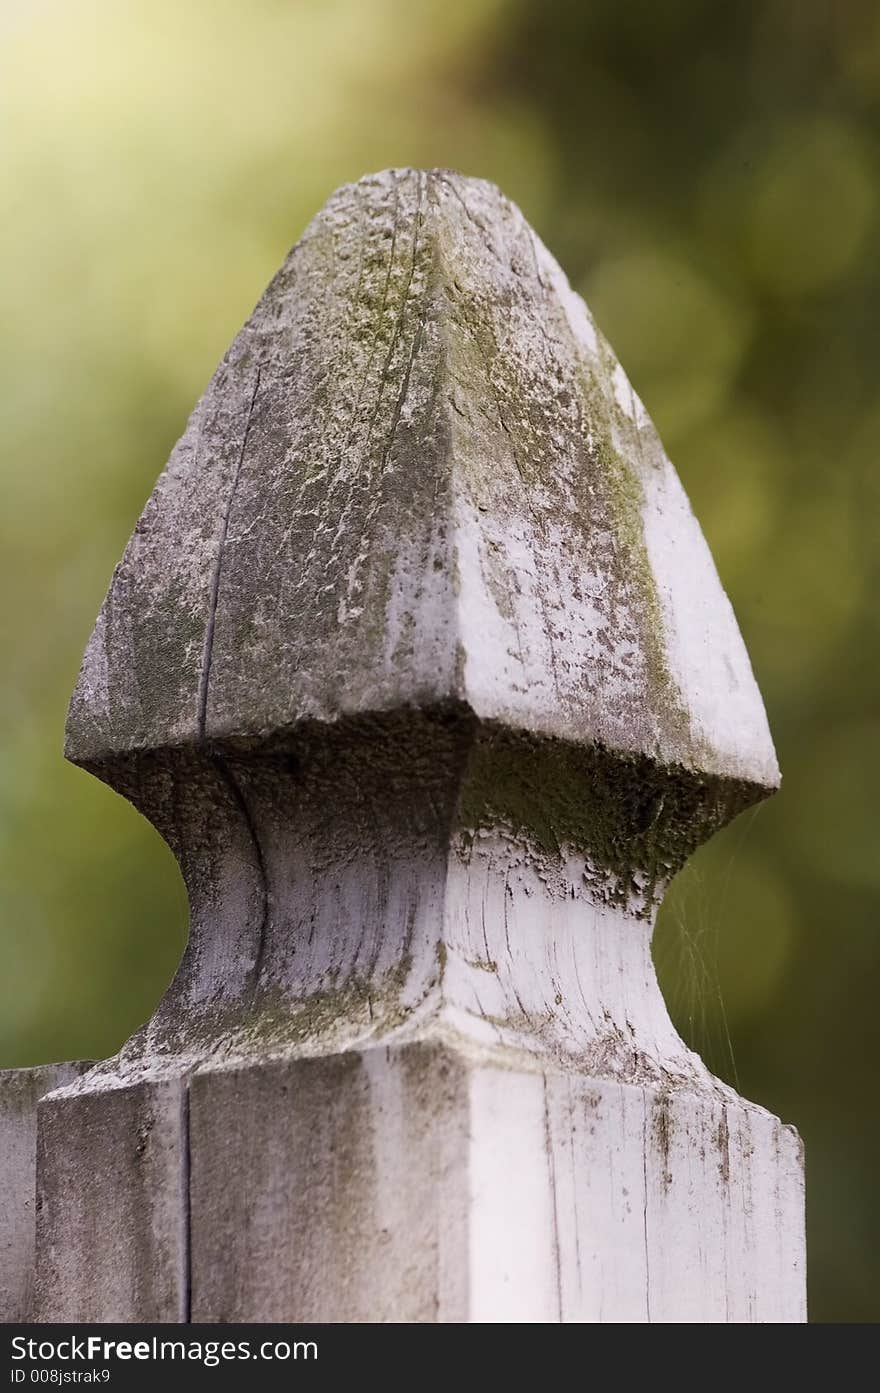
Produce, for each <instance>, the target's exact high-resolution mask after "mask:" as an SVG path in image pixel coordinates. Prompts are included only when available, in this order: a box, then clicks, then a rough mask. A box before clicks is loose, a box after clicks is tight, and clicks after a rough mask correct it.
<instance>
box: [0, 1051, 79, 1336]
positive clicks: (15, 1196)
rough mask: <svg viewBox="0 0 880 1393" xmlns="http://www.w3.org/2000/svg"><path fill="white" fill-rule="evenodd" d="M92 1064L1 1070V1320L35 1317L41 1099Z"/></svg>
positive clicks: (50, 1065) (8, 1320) (16, 1320)
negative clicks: (38, 1114) (37, 1183)
mask: <svg viewBox="0 0 880 1393" xmlns="http://www.w3.org/2000/svg"><path fill="white" fill-rule="evenodd" d="M88 1067H89V1066H88V1065H87V1064H81V1063H72V1064H45V1065H41V1066H37V1067H36V1068H33V1069H2V1070H0V1322H4V1323H6V1322H13V1321H15V1322H19V1321H29V1320H31V1319H32V1317H33V1304H34V1251H35V1248H34V1244H35V1239H34V1228H35V1209H36V1193H35V1184H36V1152H37V1102H38V1100H39V1099H40V1098H42V1097H43V1095H44V1094H46V1093H49V1092H51V1091H52V1089H54V1088H60V1087H62V1086H63V1085H64V1084H66V1083H69V1082H70V1081H71V1080H72V1079H74V1078H76V1077H77V1075H78V1074H81V1073H82V1072H83V1070H85V1069H87V1068H88Z"/></svg>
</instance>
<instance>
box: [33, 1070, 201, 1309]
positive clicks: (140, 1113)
mask: <svg viewBox="0 0 880 1393" xmlns="http://www.w3.org/2000/svg"><path fill="white" fill-rule="evenodd" d="M38 1118H39V1121H38V1133H37V1209H38V1220H37V1233H38V1242H37V1262H36V1292H35V1313H36V1319H37V1320H41V1321H50V1322H56V1321H75V1322H77V1323H87V1322H91V1321H135V1320H136V1321H147V1322H154V1321H179V1320H186V1319H187V1318H188V1301H189V1274H188V1268H187V1265H188V1260H189V1259H188V1252H189V1246H188V1219H187V1212H188V1203H189V1202H188V1195H187V1184H188V1180H187V1172H186V1165H187V1141H186V1130H187V1119H186V1091H185V1089H183V1088H182V1087H181V1084H180V1081H179V1080H169V1081H167V1082H164V1083H159V1084H139V1085H136V1086H134V1087H130V1088H119V1089H115V1090H113V1091H112V1092H90V1091H89V1089H88V1085H87V1084H86V1085H85V1087H84V1089H83V1090H82V1091H80V1092H78V1093H75V1094H74V1095H73V1096H68V1094H66V1093H65V1092H64V1091H62V1092H61V1093H59V1094H55V1095H52V1096H50V1097H48V1098H46V1099H45V1100H44V1101H43V1102H42V1103H41V1105H40V1107H39V1110H38Z"/></svg>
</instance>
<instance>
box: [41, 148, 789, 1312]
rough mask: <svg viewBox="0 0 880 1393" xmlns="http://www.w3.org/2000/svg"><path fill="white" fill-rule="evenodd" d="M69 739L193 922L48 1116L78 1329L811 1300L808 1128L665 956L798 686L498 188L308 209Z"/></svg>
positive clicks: (56, 1233)
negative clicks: (700, 1028)
mask: <svg viewBox="0 0 880 1393" xmlns="http://www.w3.org/2000/svg"><path fill="white" fill-rule="evenodd" d="M67 753H68V755H69V757H70V758H72V759H73V760H75V761H77V762H78V763H80V764H82V765H84V766H85V767H86V768H88V769H89V770H91V771H92V772H94V773H96V774H97V775H98V776H99V777H101V778H103V779H105V780H107V782H109V783H110V784H111V785H112V786H113V787H114V788H116V789H117V790H118V791H119V792H120V793H122V794H123V795H124V796H125V797H127V798H129V799H130V800H131V801H132V802H133V803H134V804H135V806H136V807H138V808H139V809H140V810H141V811H142V812H143V813H144V814H145V815H146V816H147V817H148V818H149V819H150V820H151V821H152V823H153V824H154V825H155V826H156V827H157V828H158V830H159V831H160V832H161V834H162V835H163V836H164V837H165V838H166V840H167V841H168V843H169V845H170V846H171V848H172V850H173V851H174V854H175V855H176V857H177V859H178V861H179V863H180V866H181V869H182V872H183V875H184V878H185V881H186V885H187V890H188V894H189V900H190V908H191V928H190V938H189V943H188V945H187V950H186V953H185V955H184V959H183V961H182V963H181V966H180V969H179V971H178V973H177V975H176V977H175V980H174V982H173V983H172V985H171V987H170V988H169V990H168V992H167V993H166V995H165V997H164V999H163V1001H162V1002H161V1003H160V1005H159V1006H158V1008H157V1010H156V1012H155V1014H154V1016H153V1018H152V1019H151V1020H150V1021H149V1022H148V1023H147V1024H146V1025H145V1026H144V1027H143V1029H142V1030H140V1031H138V1032H137V1034H136V1035H135V1036H134V1037H133V1038H132V1039H131V1040H130V1041H128V1042H127V1044H126V1045H125V1046H124V1047H123V1049H122V1050H121V1051H120V1053H119V1054H118V1055H117V1056H116V1057H115V1058H114V1059H111V1060H108V1061H105V1062H104V1063H103V1064H101V1065H99V1066H97V1067H96V1068H95V1069H94V1070H92V1071H91V1072H90V1073H89V1074H88V1076H87V1077H86V1078H84V1079H82V1080H80V1081H78V1082H76V1083H74V1084H73V1085H72V1086H70V1087H69V1088H67V1089H64V1090H62V1091H60V1092H58V1093H56V1094H55V1095H53V1097H52V1098H51V1099H49V1100H47V1101H46V1102H44V1103H43V1104H42V1105H41V1109H40V1112H41V1122H40V1159H39V1187H40V1194H41V1197H42V1200H43V1205H42V1209H41V1214H40V1223H39V1226H38V1247H39V1262H38V1274H39V1275H38V1293H39V1300H40V1310H41V1312H42V1313H43V1315H44V1318H51V1317H53V1316H55V1317H58V1316H59V1315H61V1314H66V1315H69V1316H73V1315H76V1316H77V1318H79V1319H86V1318H88V1319H98V1318H104V1319H116V1318H119V1319H122V1318H127V1319H131V1318H138V1319H157V1320H176V1319H180V1318H181V1317H182V1316H183V1315H185V1314H186V1313H187V1312H189V1311H192V1314H193V1316H194V1317H195V1318H197V1319H200V1320H222V1319H227V1318H228V1319H242V1320H258V1319H275V1318H278V1319H305V1318H314V1319H344V1320H354V1319H358V1320H360V1319H394V1318H397V1319H423V1320H452V1319H475V1320H479V1319H504V1320H507V1319H517V1320H520V1319H542V1320H544V1319H546V1320H578V1319H585V1320H586V1319H589V1320H603V1319H610V1320H614V1319H674V1318H681V1319H686V1318H687V1319H700V1320H709V1319H732V1320H733V1319H736V1320H739V1319H786V1320H789V1319H799V1318H800V1316H801V1315H802V1311H803V1264H802V1249H803V1212H802V1177H801V1169H800V1166H801V1163H800V1153H799V1149H798V1143H797V1139H796V1137H795V1136H794V1135H793V1134H792V1133H791V1132H790V1131H788V1130H787V1129H785V1128H784V1127H782V1126H781V1124H780V1123H778V1122H777V1121H776V1119H774V1118H772V1117H770V1116H769V1114H767V1113H765V1112H764V1111H763V1110H762V1109H760V1108H757V1107H754V1106H753V1105H752V1104H749V1103H747V1102H745V1101H744V1100H742V1099H739V1098H738V1097H737V1096H736V1094H734V1093H733V1091H732V1090H730V1089H729V1088H727V1087H726V1086H725V1085H724V1084H722V1083H721V1082H719V1081H718V1080H717V1079H715V1078H713V1076H712V1075H711V1074H710V1073H709V1071H708V1070H707V1069H706V1067H705V1066H704V1064H703V1063H702V1061H701V1060H700V1059H699V1058H698V1057H697V1056H696V1055H695V1054H694V1053H693V1052H692V1051H691V1050H689V1049H688V1048H687V1047H686V1045H685V1044H684V1042H683V1041H682V1040H681V1039H680V1038H679V1037H678V1035H677V1034H676V1032H675V1030H674V1029H673V1026H672V1024H671V1022H670V1020H669V1016H668V1014H667V1012H666V1008H665V1005H664V1003H663V1000H662V997H661V995H660V991H659V988H658V985H657V981H656V977H655V974H654V970H653V964H652V962H651V950H650V940H651V927H652V922H653V916H654V912H655V909H656V906H657V903H658V902H659V900H660V898H661V896H662V894H663V891H664V889H665V887H666V885H667V884H668V881H669V879H670V877H671V876H672V875H673V874H674V873H675V872H676V870H678V869H679V867H680V866H681V865H682V864H683V863H684V862H685V860H686V859H687V857H688V856H689V854H690V853H691V851H692V850H693V849H694V848H695V847H696V846H698V845H699V844H700V842H702V841H704V840H705V839H706V838H707V837H709V836H711V834H712V833H713V832H714V831H715V829H716V828H718V827H719V826H721V825H723V824H724V823H725V822H727V821H729V820H730V818H732V817H733V816H735V815H736V813H737V812H739V811H740V810H741V809H742V808H744V807H747V806H748V805H750V804H751V803H754V802H755V801H756V800H757V799H759V798H761V797H763V796H765V795H766V794H767V793H768V792H769V791H771V790H772V789H773V788H774V787H775V785H776V783H777V781H778V770H777V768H776V761H775V756H774V754H773V748H772V744H771V742H770V737H769V734H768V730H767V724H766V719H765V716H764V712H763V707H762V705H761V700H760V696H759V694H758V692H757V689H756V687H755V684H754V680H753V678H752V675H751V671H750V668H749V663H748V658H747V656H746V653H745V650H744V647H743V644H742V640H741V638H740V636H739V633H738V631H737V628H736V624H735V621H734V619H733V616H732V613H731V610H730V606H729V604H728V602H727V600H726V598H725V596H724V594H723V591H722V590H721V587H720V584H719V581H718V578H717V576H716V574H715V570H714V567H713V566H712V562H711V558H710V557H709V554H708V552H707V550H706V547H705V543H704V542H703V539H702V537H701V535H700V531H699V528H698V526H697V524H696V522H695V520H694V518H693V515H692V513H691V511H690V508H689V506H688V504H687V500H686V498H685V497H684V494H683V492H682V489H681V486H680V484H679V482H678V479H677V477H676V475H675V472H674V470H673V469H672V466H671V465H670V464H669V462H668V460H667V459H666V457H665V455H664V454H663V451H662V447H661V446H660V443H659V441H658V439H657V437H656V434H655V432H654V430H653V428H652V426H651V424H650V422H649V421H648V419H647V417H646V415H645V413H644V410H643V408H642V407H641V405H640V404H639V402H638V401H637V399H636V397H635V395H634V393H633V391H632V389H631V387H630V385H629V383H628V381H627V379H626V377H625V375H624V373H623V371H622V369H621V368H620V365H619V364H618V363H617V361H616V359H615V358H614V356H613V354H612V352H611V350H610V349H609V348H608V346H607V344H605V343H604V341H603V340H602V338H601V335H599V334H598V332H597V331H596V329H595V327H594V325H593V323H592V321H591V319H590V316H589V313H588V311H587V309H586V307H585V306H584V304H583V302H582V301H581V300H580V299H579V298H578V297H577V296H576V295H574V294H573V293H572V291H571V289H570V287H569V286H568V284H567V282H566V281H565V278H564V276H563V274H562V272H561V271H560V270H559V268H558V266H557V265H556V263H555V262H554V261H553V259H552V257H550V255H549V253H548V252H547V251H546V250H545V249H544V248H543V247H542V245H541V244H540V242H539V241H538V239H537V238H536V237H535V235H534V233H533V232H532V231H531V229H530V228H529V227H528V225H527V224H526V223H525V221H524V220H523V218H522V215H521V214H520V213H519V212H518V211H517V209H516V208H514V207H513V205H511V204H510V203H509V202H508V201H507V200H506V199H505V198H504V197H503V196H502V195H501V194H500V193H499V192H498V191H497V190H496V189H494V188H492V187H491V186H489V185H487V184H484V183H482V182H480V181H477V180H467V179H462V178H460V177H459V176H457V175H453V174H451V173H448V172H444V171H436V170H435V171H431V172H419V171H412V170H402V171H401V170H398V171H388V172H386V173H384V174H381V175H377V176H374V177H372V178H368V179H364V180H362V181H360V182H359V183H358V184H356V185H353V186H351V187H347V188H344V189H342V190H340V191H339V192H338V193H337V194H336V195H334V197H333V198H332V199H331V200H330V201H329V203H328V204H327V206H326V207H325V208H324V210H323V211H322V212H321V213H320V214H319V215H318V217H317V218H316V219H315V221H314V223H313V224H312V225H311V227H310V228H309V229H308V231H307V232H306V234H305V236H304V238H303V239H302V241H301V242H300V243H299V245H298V246H297V247H296V248H295V249H294V251H293V252H292V253H291V254H290V256H289V257H288V259H287V261H286V262H285V264H284V266H283V267H282V269H281V270H280V272H279V273H278V275H277V276H276V278H275V280H274V281H273V282H272V284H271V285H270V287H269V288H268V290H267V291H266V293H265V295H264V297H263V299H262V300H261V301H260V303H259V304H258V306H257V308H256V310H255V312H254V314H253V316H252V317H251V319H250V320H249V321H248V323H247V324H246V325H245V327H244V328H243V329H242V331H241V333H240V334H239V336H238V337H237V338H236V340H235V342H234V344H233V345H232V347H231V349H230V350H229V352H228V354H227V356H226V358H225V359H224V361H223V363H222V364H221V366H220V368H219V369H218V372H217V374H216V376H215V378H214V380H213V382H212V383H211V385H210V386H209V388H208V391H207V392H206V394H205V396H204V397H203V399H202V401H201V402H200V403H199V405H198V407H197V408H196V411H195V413H194V415H193V418H192V420H191V422H190V424H189V427H188V428H187V431H186V433H185V435H184V437H183V439H182V440H181V442H180V444H179V445H178V446H177V448H176V450H175V452H174V454H173V456H172V459H171V461H170V462H169V465H168V466H167V468H166V470H165V472H164V473H163V475H162V476H161V478H160V480H159V482H158V484H157V486H156V489H155V491H154V493H153V495H152V497H151V499H150V501H149V502H148V504H147V507H146V509H145V511H144V513H143V516H142V517H141V519H140V521H139V523H138V525H137V527H136V529H135V533H134V536H133V537H132V539H131V542H130V543H129V547H128V549H127V550H126V553H125V556H124V557H123V560H122V562H121V565H120V566H119V568H118V569H117V571H116V574H115V576H114V579H113V582H112V584H111V587H110V591H109V593H108V596H107V599H106V601H105V604H104V607H103V609H102V611H101V615H100V617H99V620H98V624H97V627H96V629H95V633H94V635H93V637H92V640H91V642H90V644H89V647H88V650H87V653H86V657H85V661H84V664H83V669H82V672H81V675H80V679H79V682H78V684H77V688H76V691H75V693H74V697H73V701H72V703H71V709H70V715H69V720H68V729H67ZM99 1138H100V1140H99ZM731 1138H734V1141H733V1142H731ZM731 1147H733V1149H731ZM620 1177H625V1179H624V1180H622V1181H621V1179H620Z"/></svg>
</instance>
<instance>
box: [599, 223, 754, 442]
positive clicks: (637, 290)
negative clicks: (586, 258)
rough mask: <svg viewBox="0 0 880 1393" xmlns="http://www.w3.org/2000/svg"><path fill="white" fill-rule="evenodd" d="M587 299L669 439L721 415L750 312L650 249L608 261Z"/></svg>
mask: <svg viewBox="0 0 880 1393" xmlns="http://www.w3.org/2000/svg"><path fill="white" fill-rule="evenodd" d="M585 295H586V299H587V301H588V303H589V305H590V306H591V308H592V310H593V312H594V314H595V315H596V318H597V320H598V321H599V323H600V324H601V326H602V328H603V330H604V332H605V333H606V334H607V336H608V338H609V339H610V341H611V342H612V343H613V345H614V348H615V351H616V352H617V354H618V356H619V357H620V359H621V360H622V362H624V363H625V364H626V369H627V372H628V374H629V376H630V377H631V378H632V380H633V382H634V384H635V387H636V390H637V391H638V392H639V394H640V395H641V396H643V397H644V398H645V399H646V404H647V405H648V408H649V410H650V411H651V412H652V414H653V416H654V418H655V420H656V423H657V426H658V429H659V430H660V433H661V435H662V436H663V438H664V440H666V441H667V442H669V443H672V444H674V443H675V441H677V440H678V439H680V438H681V437H682V436H683V435H685V434H686V433H687V432H688V431H689V430H692V429H694V427H695V426H697V425H699V424H700V423H701V422H703V421H704V420H705V419H706V418H707V417H708V416H710V415H711V414H712V413H713V412H714V411H716V410H717V409H718V407H719V405H720V404H721V403H722V402H723V401H724V399H725V397H726V395H727V393H728V391H729V390H730V385H731V382H732V380H733V378H734V375H735V373H736V370H737V367H738V365H739V363H740V361H741V359H742V356H743V353H744V352H745V350H746V348H747V346H748V342H749V336H750V333H751V315H750V313H749V310H748V307H747V306H744V305H743V304H741V303H738V302H737V301H735V300H732V299H731V298H730V297H729V296H727V295H725V294H724V292H723V291H722V290H721V289H720V288H719V287H718V286H717V285H714V284H713V283H712V282H711V280H709V279H708V278H707V277H705V276H703V275H701V274H700V273H699V271H698V270H697V269H696V268H695V266H694V265H692V264H689V263H688V262H687V261H686V260H684V259H683V258H681V257H677V256H674V255H672V254H671V253H669V254H664V253H663V252H662V251H660V250H648V249H645V250H643V251H639V252H633V253H631V254H629V255H627V256H623V257H609V258H607V259H605V260H603V261H602V262H601V263H600V265H599V267H598V268H597V270H596V272H595V273H594V275H593V276H592V277H591V279H590V281H589V284H588V285H587V286H586V289H585Z"/></svg>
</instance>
